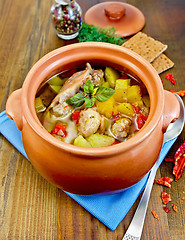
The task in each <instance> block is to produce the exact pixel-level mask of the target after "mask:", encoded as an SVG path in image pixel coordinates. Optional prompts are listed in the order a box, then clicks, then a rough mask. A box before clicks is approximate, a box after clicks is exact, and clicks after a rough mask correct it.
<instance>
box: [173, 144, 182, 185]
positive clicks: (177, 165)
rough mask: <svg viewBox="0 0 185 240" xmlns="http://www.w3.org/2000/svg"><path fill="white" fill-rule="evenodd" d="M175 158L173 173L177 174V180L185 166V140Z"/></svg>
mask: <svg viewBox="0 0 185 240" xmlns="http://www.w3.org/2000/svg"><path fill="white" fill-rule="evenodd" d="M174 159H175V161H174V163H175V165H174V167H173V174H174V175H175V181H178V179H179V178H180V177H181V176H182V173H183V171H184V168H185V142H184V143H183V144H182V145H181V146H180V147H179V148H178V149H177V151H176V153H175V156H174Z"/></svg>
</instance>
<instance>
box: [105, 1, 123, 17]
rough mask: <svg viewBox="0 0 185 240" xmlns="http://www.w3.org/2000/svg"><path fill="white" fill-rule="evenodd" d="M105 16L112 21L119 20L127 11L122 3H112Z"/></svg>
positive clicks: (108, 6)
mask: <svg viewBox="0 0 185 240" xmlns="http://www.w3.org/2000/svg"><path fill="white" fill-rule="evenodd" d="M104 11H105V15H106V16H107V17H109V18H110V19H112V20H117V19H120V18H122V17H123V16H124V15H125V11H126V9H125V8H124V7H123V5H122V4H120V3H110V4H108V5H106V7H105V8H104Z"/></svg>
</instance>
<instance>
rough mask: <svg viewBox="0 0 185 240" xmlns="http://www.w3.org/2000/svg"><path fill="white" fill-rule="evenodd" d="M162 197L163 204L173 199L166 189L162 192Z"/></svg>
mask: <svg viewBox="0 0 185 240" xmlns="http://www.w3.org/2000/svg"><path fill="white" fill-rule="evenodd" d="M161 199H162V202H163V204H167V203H169V202H170V201H171V197H170V194H168V193H166V191H163V192H162V194H161Z"/></svg>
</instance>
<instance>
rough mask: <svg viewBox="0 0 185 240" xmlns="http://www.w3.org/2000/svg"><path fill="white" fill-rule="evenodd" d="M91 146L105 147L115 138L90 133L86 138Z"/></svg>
mask: <svg viewBox="0 0 185 240" xmlns="http://www.w3.org/2000/svg"><path fill="white" fill-rule="evenodd" d="M86 139H87V141H88V142H89V143H90V145H91V146H92V147H106V146H110V145H112V144H113V143H114V141H115V139H114V138H113V137H109V136H107V135H103V134H92V135H90V136H89V137H87V138H86Z"/></svg>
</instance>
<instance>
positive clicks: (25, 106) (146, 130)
mask: <svg viewBox="0 0 185 240" xmlns="http://www.w3.org/2000/svg"><path fill="white" fill-rule="evenodd" d="M87 47H88V48H89V49H91V48H92V49H93V48H97V49H98V50H99V49H100V51H101V50H102V51H103V50H105V51H106V50H109V51H116V52H119V54H120V56H119V57H121V55H122V54H126V55H127V57H128V56H129V57H130V59H132V60H133V62H132V63H130V62H128V60H124V61H125V62H126V63H128V66H127V68H128V69H129V70H131V71H133V68H134V67H136V65H134V62H135V64H136V63H137V64H139V65H141V66H144V70H145V71H141V70H139V67H138V66H137V67H136V68H137V70H138V71H139V72H134V71H133V72H134V73H136V75H137V76H138V77H139V78H140V79H141V80H144V79H143V78H141V77H140V75H141V74H143V73H145V75H146V76H147V75H151V76H152V78H153V81H154V82H155V90H156V91H155V92H154V90H153V87H152V86H150V85H149V84H148V85H147V84H146V87H147V91H148V93H149V96H150V99H151V107H150V113H149V116H148V119H147V121H146V122H145V124H144V126H143V128H142V129H141V130H139V132H138V133H137V134H136V135H135V136H133V137H131V138H130V139H128V140H126V141H125V142H122V143H119V144H116V145H112V146H107V147H99V148H84V147H78V146H74V145H72V144H69V143H65V142H62V141H60V140H58V139H56V138H54V137H53V136H52V135H51V134H50V133H48V132H47V130H46V129H45V128H44V127H43V126H42V124H41V123H40V121H39V119H38V117H37V115H36V112H35V108H34V99H35V94H36V91H37V90H38V88H39V86H40V84H41V83H42V82H43V81H44V79H45V78H46V77H48V75H49V73H51V72H52V69H57V68H59V66H60V64H61V63H62V61H61V58H60V55H61V54H63V53H66V54H67V53H72V52H74V50H76V52H77V53H76V55H79V54H80V53H81V52H82V51H83V49H86V48H87ZM85 51H87V49H86V50H84V52H85ZM65 57H66V59H67V60H66V61H68V64H69V61H71V56H70V54H69V55H68V57H67V56H65ZM53 59H55V60H56V61H53ZM85 61H86V62H87V61H88V60H86V59H84V60H83V62H85ZM72 62H74V61H72ZM109 62H110V63H111V61H110V60H109ZM45 65H46V66H45ZM120 65H121V64H120ZM45 67H47V69H46V68H45ZM42 70H43V72H42ZM38 72H40V75H39V76H40V77H41V79H40V81H34V82H33V83H31V80H32V78H33V77H34V75H35V74H36V73H38ZM146 76H145V80H146ZM41 80H42V81H41ZM28 93H29V94H28ZM30 95H31V96H32V97H33V98H32V99H30ZM156 100H157V101H158V102H159V103H160V104H157V103H155V102H154V101H156ZM21 105H22V111H23V117H24V119H25V120H26V121H27V123H28V124H29V126H30V127H31V128H32V129H33V130H34V131H35V132H36V133H37V134H38V135H39V136H40V137H41V138H43V139H44V140H45V141H47V142H49V143H51V144H52V145H54V146H55V147H57V148H60V149H63V150H64V151H67V152H72V153H73V154H77V155H83V156H88V157H90V156H92V157H93V158H94V157H96V156H98V157H99V158H101V157H102V158H103V157H105V156H110V155H115V154H119V153H120V152H124V151H128V150H129V149H130V148H133V147H135V146H136V145H137V144H139V143H140V142H142V141H144V140H145V139H146V138H147V136H148V135H150V134H151V133H152V132H153V130H154V129H155V128H156V125H157V124H158V123H159V121H160V120H161V117H162V113H163V108H164V90H163V85H162V82H161V79H160V77H159V75H158V73H157V72H156V70H155V69H154V68H153V66H152V65H151V64H150V63H149V62H147V61H146V60H145V59H144V58H142V57H141V56H140V55H138V54H137V53H135V52H133V51H131V50H130V49H127V48H124V47H122V46H117V45H113V44H110V43H102V42H85V43H74V44H71V45H67V46H63V47H61V48H58V49H55V50H53V51H51V52H50V53H48V54H46V55H45V56H43V57H42V58H41V59H40V60H39V61H37V62H36V63H35V64H34V66H33V67H32V68H31V70H30V71H29V73H28V74H27V76H26V78H25V81H24V83H23V86H22V94H21Z"/></svg>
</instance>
